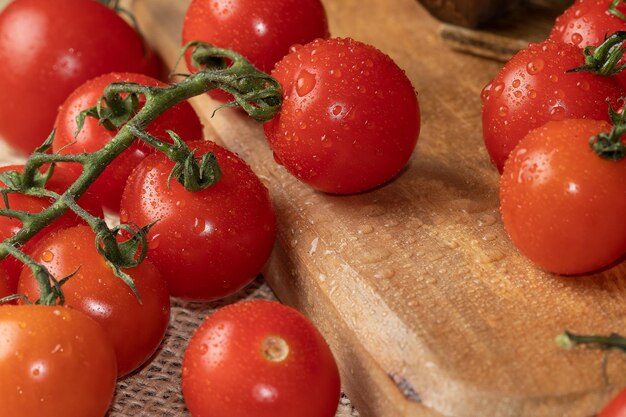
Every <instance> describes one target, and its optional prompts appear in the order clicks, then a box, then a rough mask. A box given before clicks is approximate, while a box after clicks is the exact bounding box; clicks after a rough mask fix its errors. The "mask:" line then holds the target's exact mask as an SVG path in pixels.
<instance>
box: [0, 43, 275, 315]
mask: <svg viewBox="0 0 626 417" xmlns="http://www.w3.org/2000/svg"><path fill="white" fill-rule="evenodd" d="M190 48H192V49H193V51H192V61H193V64H194V66H195V68H196V69H197V72H195V73H194V74H191V75H188V76H186V78H184V79H183V80H182V81H181V82H180V83H178V84H174V85H171V86H167V87H148V86H143V85H138V84H134V83H126V82H122V83H113V84H110V85H108V86H107V87H106V88H105V90H104V94H103V96H102V98H101V100H99V101H98V104H97V105H96V106H95V107H93V108H91V109H85V110H84V111H83V112H81V114H80V115H79V117H78V120H77V123H78V126H79V127H82V122H84V119H85V117H95V118H97V119H98V120H99V121H100V123H101V124H102V125H103V126H104V127H106V128H108V129H111V130H115V129H119V130H118V132H117V134H116V135H115V137H114V138H113V139H112V140H111V141H110V142H109V143H108V144H107V145H106V146H104V147H103V148H102V149H100V150H98V151H96V152H93V153H82V154H74V155H61V154H52V153H49V151H50V148H51V144H52V140H53V138H54V132H53V133H52V134H51V135H50V137H48V139H46V141H45V142H44V144H43V145H42V146H41V147H39V148H38V149H37V150H36V151H35V152H34V153H33V154H32V155H31V156H30V157H29V158H28V160H27V162H26V164H25V167H24V170H23V172H22V173H20V172H17V171H8V172H4V173H0V181H2V182H4V184H5V187H4V188H1V189H0V194H1V195H2V197H3V199H4V202H5V208H4V209H0V215H2V216H8V217H12V218H17V219H19V220H21V221H22V224H23V227H22V228H21V229H20V230H19V231H18V232H17V233H16V234H15V235H14V236H12V237H10V238H7V239H5V240H4V241H3V242H2V243H0V260H1V259H4V258H6V257H7V256H12V257H14V258H16V259H18V260H19V261H21V262H22V263H24V264H25V265H27V266H28V267H29V268H30V269H31V270H32V271H33V274H34V276H35V278H36V279H37V282H38V284H39V287H40V294H41V298H40V299H39V300H37V302H38V303H41V304H48V305H52V304H56V303H61V304H62V303H63V301H64V299H63V292H62V291H61V286H62V285H63V284H64V283H65V282H66V281H67V280H68V279H69V278H70V277H71V275H70V276H68V277H63V278H62V279H58V280H57V279H56V278H55V277H53V276H52V275H51V274H50V273H49V272H48V270H47V269H46V268H45V267H44V266H43V265H40V264H38V263H36V262H35V261H34V260H33V259H32V258H30V257H29V256H28V255H26V254H25V253H23V252H22V251H21V250H20V247H21V246H22V245H24V244H25V243H26V242H27V241H28V240H29V239H31V238H32V237H33V236H35V235H36V234H37V233H38V232H39V231H41V230H42V229H43V228H45V227H46V226H47V225H49V224H50V223H52V222H53V221H54V220H56V219H57V218H59V217H60V216H61V215H63V213H65V212H66V211H68V210H71V211H73V212H74V213H76V214H77V215H78V216H80V217H81V218H82V219H83V220H84V221H85V222H86V223H87V224H88V225H89V226H91V228H92V229H93V230H94V232H95V233H96V236H97V238H96V243H95V244H96V248H97V250H98V252H99V253H100V254H101V255H102V256H103V257H104V258H105V259H106V260H107V261H108V263H109V264H110V265H111V266H112V268H113V270H114V271H115V273H116V275H118V276H119V277H120V278H121V279H123V280H124V282H126V283H127V284H128V285H129V286H130V287H131V289H132V290H133V291H134V292H135V293H136V288H135V285H134V283H133V281H132V279H131V278H130V276H128V275H127V274H126V273H124V271H123V270H124V269H126V268H132V267H133V266H136V265H137V264H139V263H140V262H141V261H142V260H143V258H145V256H146V253H147V248H148V245H147V238H146V237H147V234H148V231H149V229H150V227H151V226H152V225H147V226H144V227H137V226H132V225H125V224H123V225H120V226H117V227H114V228H112V229H111V228H109V227H108V226H107V224H106V223H105V222H104V220H103V219H100V218H98V217H95V216H92V215H91V214H89V213H88V212H86V211H85V210H84V209H83V208H82V207H80V206H79V205H78V203H77V202H76V201H77V200H78V199H79V198H80V196H81V195H83V193H85V191H86V190H87V189H88V188H89V186H90V185H91V184H92V183H93V182H94V181H95V180H96V178H97V177H98V176H99V175H100V174H101V173H102V171H104V169H105V168H106V167H107V166H108V165H109V164H110V163H111V162H112V161H113V160H114V159H115V158H117V157H118V156H119V155H120V154H121V153H122V152H123V151H124V150H125V149H127V148H128V147H129V146H130V145H131V144H132V143H133V142H134V141H135V140H142V141H144V142H145V143H147V144H148V145H150V146H152V147H154V148H156V149H157V150H158V151H161V152H163V153H165V154H166V155H167V156H168V157H169V158H170V159H171V160H172V161H173V162H174V163H175V166H174V169H173V170H172V172H171V174H170V180H171V179H176V180H177V181H179V182H180V183H181V184H182V185H183V186H184V187H185V188H186V189H188V190H189V191H198V190H201V189H204V188H207V187H210V186H211V185H212V184H214V183H215V182H216V181H218V180H219V178H220V174H221V172H220V170H219V165H218V163H217V160H216V158H215V155H213V154H212V153H208V154H205V155H198V156H196V155H195V150H193V149H189V147H188V146H187V145H186V144H185V143H184V142H183V141H182V139H181V138H180V137H178V135H176V134H175V133H174V132H169V134H170V136H171V138H172V141H173V143H167V142H164V141H161V140H159V139H157V138H155V137H153V136H151V135H149V134H148V133H147V132H146V131H145V129H146V127H147V126H148V125H149V124H150V122H152V121H153V120H154V119H155V118H156V117H158V116H159V115H160V114H161V113H163V112H164V111H166V110H167V109H169V108H171V107H173V106H174V105H176V104H178V103H179V102H181V101H184V100H187V99H189V98H191V97H194V96H197V95H201V94H204V93H206V92H208V91H210V90H212V89H215V88H220V89H222V90H224V91H227V92H228V93H230V94H232V96H233V97H234V100H233V102H231V103H228V104H227V106H231V107H234V106H238V107H242V108H243V109H244V110H245V111H246V112H247V113H248V114H249V115H250V116H251V117H252V118H254V119H255V120H258V121H260V122H265V121H267V120H269V119H271V118H272V117H273V116H274V115H275V114H276V113H277V112H278V111H279V110H280V106H281V88H280V85H279V84H278V82H277V81H276V80H274V79H273V78H271V77H270V76H269V75H267V74H265V73H263V72H261V71H259V70H257V69H256V68H255V67H254V66H253V65H252V64H250V62H248V61H247V60H246V59H245V58H243V57H242V56H241V55H239V54H237V53H235V52H232V51H229V50H225V49H220V48H216V47H213V46H212V45H209V44H206V43H201V42H194V43H192V44H189V45H187V46H186V47H185V49H184V50H185V51H186V50H187V49H190ZM140 97H143V99H144V101H145V103H144V106H143V107H141V108H139V98H140ZM58 162H70V163H77V164H81V165H82V166H83V171H82V173H81V175H80V176H79V177H78V179H77V180H76V181H75V182H74V183H73V184H72V185H71V186H70V187H69V188H68V189H67V190H66V191H65V192H64V193H63V194H57V193H54V192H52V191H50V190H47V189H46V188H45V184H46V181H47V180H48V179H49V178H50V176H51V175H52V172H53V170H54V164H55V163H58ZM46 167H47V169H45V170H43V171H42V169H43V168H46ZM13 193H21V194H26V195H29V196H35V197H41V198H48V199H51V200H52V203H51V205H50V206H49V207H48V208H47V209H45V210H44V211H42V212H40V213H28V212H24V211H19V210H13V209H11V208H10V207H9V204H8V203H9V199H8V196H9V195H10V194H13ZM121 231H124V232H126V233H125V234H124V235H130V238H128V239H127V240H124V241H122V242H119V241H118V239H117V235H118V234H119V233H120V232H121ZM72 275H73V274H72ZM137 295H138V294H137ZM19 297H21V296H19V295H15V296H11V297H8V298H6V299H3V300H0V302H5V301H8V300H9V299H15V298H19Z"/></svg>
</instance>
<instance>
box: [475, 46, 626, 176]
mask: <svg viewBox="0 0 626 417" xmlns="http://www.w3.org/2000/svg"><path fill="white" fill-rule="evenodd" d="M583 61H584V58H583V54H582V50H581V49H580V48H578V47H577V46H574V45H568V44H563V43H557V42H554V41H552V40H547V41H544V42H542V43H536V44H531V45H529V47H528V48H526V49H524V50H522V51H520V52H519V53H517V54H516V55H515V56H514V57H513V58H512V59H511V60H510V61H509V62H508V63H507V64H506V65H505V66H504V67H503V68H502V69H501V70H500V72H499V73H498V75H497V76H496V77H495V78H494V79H493V80H492V81H491V82H490V83H489V84H487V86H486V87H485V88H484V89H483V92H482V102H483V109H482V122H483V137H484V140H485V146H486V147H487V151H488V152H489V156H490V157H491V160H492V162H493V163H494V165H495V166H496V167H497V168H498V171H500V172H502V169H503V167H504V162H505V161H506V159H507V157H508V155H509V153H510V152H511V151H512V150H513V148H515V146H516V145H517V143H518V142H519V141H520V140H521V139H522V138H523V137H524V136H526V134H527V133H528V132H529V131H530V130H532V129H534V128H537V127H539V126H542V125H544V124H545V123H547V122H548V121H551V120H564V119H591V120H606V121H609V116H608V105H607V100H609V102H610V103H611V104H612V105H613V106H614V107H615V108H619V107H618V99H619V98H620V97H623V96H626V90H625V89H624V87H623V86H622V85H621V84H620V83H619V82H618V81H617V80H616V79H615V78H613V77H603V76H599V75H593V74H590V73H582V72H575V73H567V72H566V71H567V70H569V69H572V68H576V67H579V66H581V65H583V63H584V62H583Z"/></svg>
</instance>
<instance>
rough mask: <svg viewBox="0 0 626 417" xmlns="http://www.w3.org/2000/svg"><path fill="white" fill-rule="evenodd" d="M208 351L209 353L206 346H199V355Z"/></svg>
mask: <svg viewBox="0 0 626 417" xmlns="http://www.w3.org/2000/svg"><path fill="white" fill-rule="evenodd" d="M208 351H209V347H208V346H207V345H206V344H204V343H203V344H201V345H200V353H202V354H203V355H204V354H205V353H207V352H208Z"/></svg>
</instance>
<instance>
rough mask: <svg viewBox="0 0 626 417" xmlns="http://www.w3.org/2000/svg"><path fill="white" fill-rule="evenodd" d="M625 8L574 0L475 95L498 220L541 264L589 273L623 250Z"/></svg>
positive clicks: (602, 0) (625, 206) (625, 225)
mask: <svg viewBox="0 0 626 417" xmlns="http://www.w3.org/2000/svg"><path fill="white" fill-rule="evenodd" d="M624 11H626V7H625V6H624V4H623V2H616V1H612V0H585V1H582V0H579V1H577V2H576V3H575V4H574V5H572V6H571V7H570V8H569V9H567V10H566V11H565V13H564V14H563V15H562V16H560V17H559V18H558V19H557V21H556V24H555V25H554V28H553V29H552V32H551V34H550V37H549V38H548V39H547V40H545V41H543V42H541V43H534V44H531V45H529V46H528V47H527V48H526V49H524V50H522V51H520V52H519V53H517V54H516V55H515V56H514V57H513V58H512V59H511V60H510V61H509V62H508V63H507V64H506V65H505V66H504V67H503V68H502V69H501V71H500V72H499V73H498V75H497V76H496V77H495V78H494V79H493V81H492V82H490V83H489V84H488V85H487V86H486V87H485V88H484V90H483V93H482V99H483V132H484V139H485V145H486V147H487V150H488V152H489V155H490V156H491V159H492V161H493V163H494V164H495V165H496V167H497V168H498V170H499V171H500V172H501V173H502V176H501V181H500V210H501V214H502V220H503V222H504V226H505V228H506V230H507V232H508V234H509V236H510V238H511V240H512V241H513V243H514V244H515V245H516V246H517V247H518V248H519V250H520V251H521V252H522V253H523V254H524V255H526V256H527V257H528V258H529V259H530V260H531V261H533V262H534V263H536V264H537V265H538V266H539V267H541V268H543V269H545V270H547V271H549V272H553V273H558V274H566V275H574V274H583V273H588V272H592V271H595V270H598V269H601V268H604V267H607V266H610V265H612V264H613V263H614V262H616V261H618V260H619V259H620V258H621V257H623V255H624V254H626V217H625V216H624V215H623V213H626V159H624V158H623V151H622V152H621V156H620V149H623V148H624V143H623V140H622V139H621V138H620V132H621V130H620V126H622V125H623V124H624V116H623V114H622V110H621V108H622V107H623V104H622V103H621V101H620V99H621V98H623V97H626V84H625V78H624V77H625V76H624V75H623V73H620V72H618V70H619V69H620V66H621V65H622V64H623V59H622V54H623V51H624V49H623V36H624V33H623V32H624V31H625V30H626V17H625V16H624V15H623V14H622V13H623V12H624ZM611 36H612V38H611ZM605 38H610V39H608V40H607V43H605V44H604V45H603V46H602V47H599V46H600V45H601V44H602V43H603V42H604V41H605ZM583 48H585V49H583ZM611 65H612V66H611ZM572 70H574V71H572ZM594 70H596V71H595V72H594ZM592 138H593V139H592ZM609 143H610V144H611V146H604V145H607V144H609ZM601 145H602V146H604V148H603V147H602V146H601Z"/></svg>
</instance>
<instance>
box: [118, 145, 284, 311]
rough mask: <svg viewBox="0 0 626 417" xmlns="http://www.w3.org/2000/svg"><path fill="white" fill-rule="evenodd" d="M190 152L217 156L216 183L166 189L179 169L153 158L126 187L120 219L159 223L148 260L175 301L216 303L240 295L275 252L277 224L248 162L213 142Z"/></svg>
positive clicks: (176, 184)
mask: <svg viewBox="0 0 626 417" xmlns="http://www.w3.org/2000/svg"><path fill="white" fill-rule="evenodd" d="M188 145H189V147H190V148H191V149H196V153H195V154H196V155H197V156H199V155H203V154H205V153H207V152H213V153H214V154H215V156H216V157H217V162H218V164H219V166H220V169H221V171H222V176H221V178H220V179H219V181H217V183H215V184H214V185H212V186H210V187H208V188H206V189H204V190H201V191H197V192H190V191H187V190H186V189H185V188H184V187H183V186H182V185H181V184H180V183H179V182H178V181H177V180H176V179H172V180H171V181H169V176H170V172H171V171H172V168H173V167H174V162H172V161H171V160H170V159H169V158H167V156H165V155H164V154H162V153H154V154H152V155H150V156H148V157H147V158H146V159H144V160H143V161H142V162H141V163H140V164H139V166H137V168H136V169H135V170H134V171H133V173H132V175H131V176H130V178H129V179H128V183H127V184H126V188H125V189H124V195H123V197H122V205H121V210H120V218H121V220H122V221H123V222H124V223H130V224H138V225H145V224H149V223H152V222H155V221H156V224H155V225H154V226H153V227H152V229H150V235H149V239H150V246H149V248H150V250H149V252H148V258H149V259H150V260H151V261H152V262H153V263H154V264H155V265H156V267H157V268H158V269H159V271H160V272H161V273H162V274H163V277H164V278H165V279H166V280H167V281H168V284H169V290H170V294H171V295H173V296H176V297H183V298H187V299H194V300H211V299H216V298H221V297H225V296H227V295H229V294H232V293H234V292H236V291H238V290H239V289H241V288H242V287H243V286H245V285H246V284H248V283H249V282H250V281H251V280H252V279H254V278H255V276H256V275H257V274H258V273H259V272H260V271H261V268H262V267H263V265H264V264H265V262H266V261H267V258H268V257H269V255H270V253H271V251H272V247H273V245H274V239H275V235H276V219H275V216H274V210H273V209H272V205H271V203H270V200H269V195H268V192H267V189H266V188H265V186H264V185H263V183H261V181H260V180H259V178H258V177H257V176H256V175H255V174H254V172H253V171H252V170H251V169H250V167H249V166H248V165H246V163H245V162H244V161H242V160H241V159H239V158H238V157H237V156H236V155H235V154H233V153H232V152H230V151H228V150H227V149H224V148H222V147H220V146H218V145H216V144H215V143H212V142H205V141H200V142H190V143H188ZM168 183H169V185H168Z"/></svg>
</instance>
